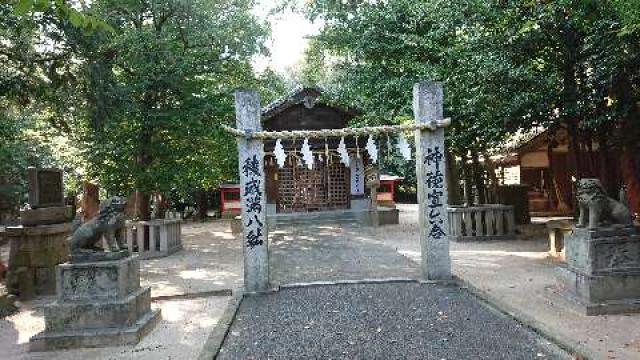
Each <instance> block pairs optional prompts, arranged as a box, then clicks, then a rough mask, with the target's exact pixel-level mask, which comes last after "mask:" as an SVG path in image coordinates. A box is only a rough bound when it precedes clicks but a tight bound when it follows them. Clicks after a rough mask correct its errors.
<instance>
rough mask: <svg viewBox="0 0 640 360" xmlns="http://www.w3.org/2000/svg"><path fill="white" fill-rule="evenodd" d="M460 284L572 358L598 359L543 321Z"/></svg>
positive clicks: (461, 283) (466, 284) (483, 292)
mask: <svg viewBox="0 0 640 360" xmlns="http://www.w3.org/2000/svg"><path fill="white" fill-rule="evenodd" d="M458 282H459V285H460V288H462V289H466V290H468V291H469V292H470V293H471V294H472V295H474V296H476V297H477V298H479V299H480V300H482V301H484V302H485V303H487V304H488V305H490V306H492V307H493V308H495V309H496V310H498V311H500V312H502V313H504V314H505V315H507V316H509V317H511V318H513V319H514V320H516V321H518V322H519V323H521V324H522V325H524V326H526V327H528V328H530V329H531V330H533V331H534V332H536V333H538V334H539V335H541V336H542V337H544V338H546V339H547V340H549V341H551V342H553V343H555V344H556V345H557V346H558V347H560V348H562V349H563V350H565V351H567V352H568V353H569V355H571V356H572V357H575V356H576V355H578V356H579V357H578V358H579V359H582V360H593V359H596V357H595V356H594V354H592V353H591V352H590V351H589V350H588V349H586V348H585V347H584V346H582V345H580V343H578V342H576V341H574V340H573V339H571V338H569V337H568V336H566V335H564V334H561V333H559V332H557V331H556V330H554V329H553V328H551V327H549V326H547V325H546V324H544V323H543V322H541V321H538V320H536V319H535V318H533V317H532V316H530V315H527V314H525V313H524V312H522V311H520V310H519V309H517V308H515V307H514V306H511V305H510V304H508V303H507V302H505V301H503V300H501V299H500V298H498V297H496V296H494V295H493V294H489V293H488V292H486V291H484V290H481V289H479V288H477V287H475V286H473V285H471V284H470V283H469V282H467V281H465V280H462V279H460V278H458Z"/></svg>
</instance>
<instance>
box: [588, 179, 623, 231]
mask: <svg viewBox="0 0 640 360" xmlns="http://www.w3.org/2000/svg"><path fill="white" fill-rule="evenodd" d="M576 195H577V199H578V207H579V208H580V217H579V219H578V223H577V224H576V227H587V228H589V229H594V228H598V227H602V226H606V225H614V224H619V225H631V224H632V223H633V220H632V217H631V212H630V211H629V209H628V208H627V207H626V206H625V205H624V204H622V203H621V202H619V201H617V200H615V199H613V198H610V197H609V196H607V194H606V192H605V191H604V188H603V187H602V184H601V183H600V180H598V179H581V180H578V183H577V184H576Z"/></svg>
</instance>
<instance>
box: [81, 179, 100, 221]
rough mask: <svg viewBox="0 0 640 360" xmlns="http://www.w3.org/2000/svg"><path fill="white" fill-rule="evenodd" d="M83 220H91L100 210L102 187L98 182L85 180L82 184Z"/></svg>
mask: <svg viewBox="0 0 640 360" xmlns="http://www.w3.org/2000/svg"><path fill="white" fill-rule="evenodd" d="M81 208H82V210H81V211H82V222H86V221H89V220H91V219H93V218H94V217H96V215H98V212H99V211H100V188H99V187H98V185H96V184H92V183H90V182H88V181H85V182H84V183H83V184H82V203H81Z"/></svg>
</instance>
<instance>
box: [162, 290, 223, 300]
mask: <svg viewBox="0 0 640 360" xmlns="http://www.w3.org/2000/svg"><path fill="white" fill-rule="evenodd" d="M232 295H233V290H231V289H218V290H209V291H201V292H195V293H185V294H176V295H158V296H151V301H153V302H156V301H165V300H182V299H197V298H202V297H211V296H232Z"/></svg>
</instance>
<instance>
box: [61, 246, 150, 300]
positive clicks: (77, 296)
mask: <svg viewBox="0 0 640 360" xmlns="http://www.w3.org/2000/svg"><path fill="white" fill-rule="evenodd" d="M57 272H58V289H57V295H58V301H60V302H68V301H72V302H77V301H104V300H118V299H122V298H124V297H126V296H128V295H129V294H131V293H132V292H134V291H137V290H138V289H139V288H140V263H139V261H138V258H137V257H136V256H131V257H127V258H124V259H120V260H114V261H98V262H93V263H66V264H61V265H60V266H58V268H57Z"/></svg>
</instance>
